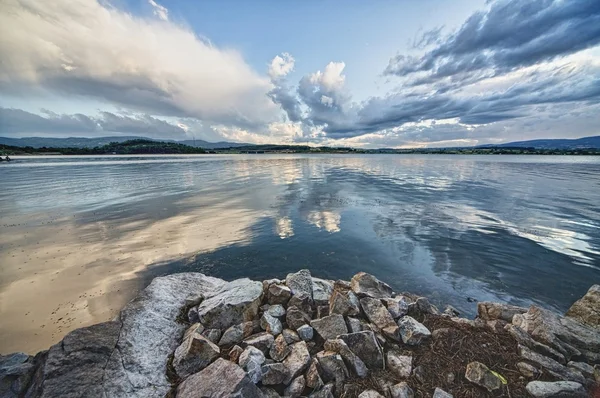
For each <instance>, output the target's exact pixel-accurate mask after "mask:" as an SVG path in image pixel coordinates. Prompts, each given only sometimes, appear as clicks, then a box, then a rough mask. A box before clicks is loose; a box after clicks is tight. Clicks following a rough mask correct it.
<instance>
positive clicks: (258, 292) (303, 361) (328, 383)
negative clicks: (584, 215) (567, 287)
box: [0, 270, 600, 398]
mask: <svg viewBox="0 0 600 398" xmlns="http://www.w3.org/2000/svg"><path fill="white" fill-rule="evenodd" d="M477 307H478V316H477V318H476V319H474V320H470V319H465V318H460V317H459V314H458V313H457V311H456V310H455V309H453V308H452V307H450V306H448V307H447V308H445V309H444V311H440V310H439V309H438V308H436V307H435V306H434V305H432V304H431V303H430V302H429V301H428V300H427V298H424V297H418V296H415V295H413V294H410V293H399V292H394V291H393V290H392V288H391V287H390V286H388V285H387V284H386V283H384V282H382V281H380V280H378V279H377V278H375V277H374V276H372V275H369V274H366V273H359V274H357V275H355V276H354V277H353V278H352V280H351V281H349V282H346V281H340V280H338V281H330V280H323V279H318V278H314V277H312V276H311V274H310V272H309V271H307V270H301V271H299V272H297V273H294V274H289V275H287V277H286V278H285V280H278V279H271V280H266V281H263V282H258V281H252V280H249V279H238V280H235V281H232V282H227V281H224V280H221V279H217V278H213V277H209V276H205V275H203V274H199V273H182V274H175V275H170V276H165V277H160V278H156V279H155V280H154V281H153V282H152V283H151V284H150V285H149V286H148V287H147V288H146V289H145V290H144V291H143V292H142V293H141V294H140V295H139V296H138V297H137V298H136V299H134V300H133V301H131V302H130V303H129V304H128V305H127V306H126V307H125V308H124V309H123V310H122V311H121V313H120V315H119V317H118V319H115V320H113V321H110V322H105V323H101V324H98V325H94V326H90V327H86V328H82V329H78V330H75V331H73V332H71V333H69V334H68V335H67V336H65V338H64V339H63V340H62V341H61V342H60V343H58V344H56V345H54V346H52V347H51V348H50V349H49V350H48V351H43V352H40V353H38V354H37V355H35V356H28V355H26V354H22V353H15V354H11V355H4V356H1V357H0V397H3V398H4V397H32V398H33V397H44V398H51V397H61V398H66V397H110V398H112V397H161V398H162V397H178V398H197V397H228V396H231V397H267V398H270V397H280V396H286V397H301V396H303V397H304V396H307V397H314V398H326V397H360V398H380V397H388V398H408V397H436V398H444V397H452V396H455V397H536V398H548V397H588V396H593V397H597V396H600V395H597V394H599V392H598V391H599V390H598V389H597V388H598V387H597V386H598V383H600V286H599V285H594V286H592V287H591V288H590V290H589V291H588V293H587V294H586V295H585V296H584V297H583V298H581V299H580V300H579V301H577V302H576V303H575V304H573V306H572V307H571V308H570V309H569V311H568V312H567V313H566V314H565V315H564V316H561V315H558V314H555V313H553V312H550V311H548V310H545V309H542V308H539V307H537V306H531V307H530V308H521V307H515V306H511V305H506V304H500V303H487V302H480V303H478V305H477Z"/></svg>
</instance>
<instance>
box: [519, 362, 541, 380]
mask: <svg viewBox="0 0 600 398" xmlns="http://www.w3.org/2000/svg"><path fill="white" fill-rule="evenodd" d="M517 369H519V372H521V374H522V375H523V376H525V377H529V378H532V377H537V376H539V375H540V374H541V373H542V372H540V371H539V369H538V368H536V367H535V366H533V365H531V364H528V363H527V362H518V363H517Z"/></svg>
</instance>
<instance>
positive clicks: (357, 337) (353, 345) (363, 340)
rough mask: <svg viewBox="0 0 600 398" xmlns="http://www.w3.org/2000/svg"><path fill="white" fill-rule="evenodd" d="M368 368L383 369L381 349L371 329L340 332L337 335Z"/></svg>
mask: <svg viewBox="0 0 600 398" xmlns="http://www.w3.org/2000/svg"><path fill="white" fill-rule="evenodd" d="M339 338H340V339H341V340H343V341H344V342H345V343H346V345H347V346H348V348H350V350H351V351H352V352H353V353H355V354H356V355H357V356H358V357H359V358H360V359H361V360H362V361H363V362H364V363H365V365H367V367H368V368H369V369H384V368H385V363H384V358H383V349H382V348H381V346H380V345H379V343H378V342H377V337H375V333H373V332H372V331H370V330H369V331H367V330H365V331H362V332H357V333H348V334H342V335H340V336H339Z"/></svg>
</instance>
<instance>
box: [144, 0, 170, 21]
mask: <svg viewBox="0 0 600 398" xmlns="http://www.w3.org/2000/svg"><path fill="white" fill-rule="evenodd" d="M148 3H149V4H150V5H151V6H152V8H153V10H152V12H153V13H154V15H155V16H156V17H158V18H159V19H162V20H163V21H168V20H169V10H167V8H166V7H163V6H161V5H160V4H158V3H157V2H156V1H154V0H148Z"/></svg>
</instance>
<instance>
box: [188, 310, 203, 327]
mask: <svg viewBox="0 0 600 398" xmlns="http://www.w3.org/2000/svg"><path fill="white" fill-rule="evenodd" d="M187 317H188V322H189V323H192V324H194V323H198V322H200V318H199V317H198V307H192V308H190V309H189V310H188V312H187Z"/></svg>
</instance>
